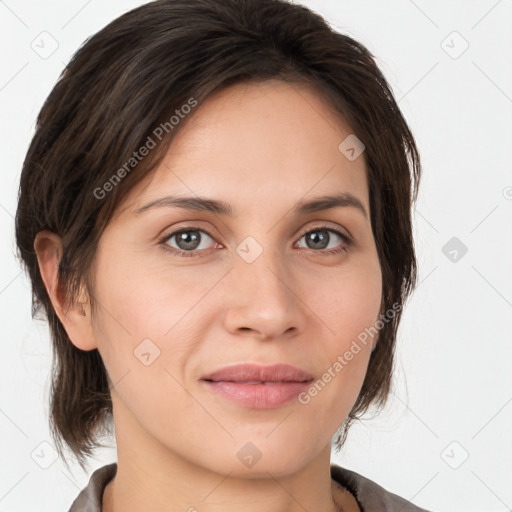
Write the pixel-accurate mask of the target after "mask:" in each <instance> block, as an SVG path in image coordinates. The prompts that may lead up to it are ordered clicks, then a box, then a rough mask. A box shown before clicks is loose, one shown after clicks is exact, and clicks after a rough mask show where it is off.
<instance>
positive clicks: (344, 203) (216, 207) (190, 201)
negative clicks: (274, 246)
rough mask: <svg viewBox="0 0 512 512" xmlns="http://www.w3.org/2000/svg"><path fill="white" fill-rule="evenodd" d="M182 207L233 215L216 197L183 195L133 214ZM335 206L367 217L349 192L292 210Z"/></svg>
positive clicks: (158, 201)
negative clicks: (348, 208)
mask: <svg viewBox="0 0 512 512" xmlns="http://www.w3.org/2000/svg"><path fill="white" fill-rule="evenodd" d="M166 207H167V208H169V207H175V208H183V209H185V210H191V211H205V212H211V213H215V214H218V215H227V216H231V217H232V216H233V209H232V207H231V205H230V204H229V203H226V202H224V201H218V200H216V199H208V198H204V197H184V196H165V197H162V198H160V199H155V200H154V201H151V202H150V203H148V204H145V205H144V206H141V207H140V208H138V209H137V210H135V212H134V213H135V214H136V215H139V214H141V213H144V212H147V211H148V210H152V209H154V208H166ZM337 207H350V208H355V209H356V210H358V211H359V212H360V213H362V214H363V215H364V217H365V218H366V219H367V218H368V214H367V212H366V209H365V207H364V206H363V204H362V202H361V201H360V200H359V199H358V198H357V197H356V196H354V195H353V194H351V193H349V192H342V193H339V194H334V195H327V196H321V197H317V198H315V199H310V200H301V201H299V202H297V203H296V204H295V206H294V207H293V208H292V211H293V212H294V213H295V214H296V215H301V214H306V213H313V212H319V211H323V210H330V209H332V208H337Z"/></svg>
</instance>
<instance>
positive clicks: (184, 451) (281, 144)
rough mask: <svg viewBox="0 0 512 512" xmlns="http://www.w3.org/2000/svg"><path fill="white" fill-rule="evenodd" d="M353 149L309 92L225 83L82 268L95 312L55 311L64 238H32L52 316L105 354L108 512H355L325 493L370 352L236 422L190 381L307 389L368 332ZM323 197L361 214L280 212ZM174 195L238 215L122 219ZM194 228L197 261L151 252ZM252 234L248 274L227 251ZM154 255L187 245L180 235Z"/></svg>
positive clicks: (370, 315) (234, 413)
mask: <svg viewBox="0 0 512 512" xmlns="http://www.w3.org/2000/svg"><path fill="white" fill-rule="evenodd" d="M351 133H352V131H351V129H350V126H348V125H347V124H346V123H345V122H344V121H343V120H342V119H340V117H339V116H338V115H336V114H335V113H334V112H333V110H332V107H331V106H330V105H329V104H328V103H327V102H326V100H325V99H324V98H323V97H322V96H321V95H320V93H319V92H318V91H316V90H315V89H314V88H312V87H311V86H309V85H305V84H286V83H284V82H280V81H274V80H272V81H267V82H262V83H245V84H235V85H232V86H230V87H229V88H227V89H224V90H222V91H218V92H216V93H215V94H213V95H212V96H210V97H209V98H208V99H207V100H206V102H205V103H203V104H202V105H201V106H199V107H198V108H197V109H196V111H195V112H194V114H193V115H192V114H191V115H190V118H189V119H187V121H186V124H184V126H183V129H182V130H181V131H180V132H179V133H178V134H177V137H176V138H175V139H174V141H173V143H172V144H171V147H170V150H169V153H168V154H167V156H166V158H165V159H164V161H163V162H162V164H161V165H160V166H159V167H158V168H157V169H156V170H155V171H154V172H153V173H152V174H151V175H149V176H148V177H147V179H145V180H144V182H142V183H140V184H139V185H137V186H136V187H135V188H133V189H132V190H131V191H130V194H129V196H128V197H127V198H126V200H125V201H124V203H123V204H122V205H120V207H119V208H118V210H117V212H116V215H115V216H114V218H113V219H112V220H111V222H110V223H109V224H108V226H107V228H106V230H105V231H104V233H103V235H102V237H101V239H100V243H99V246H98V250H97V254H96V258H95V261H94V264H93V267H92V269H91V272H92V276H93V280H94V287H95V290H94V293H95V296H94V299H95V300H96V301H97V302H98V303H99V304H100V306H98V308H97V310H95V311H94V312H91V309H90V307H89V305H88V304H87V294H86V293H85V292H84V294H83V302H84V303H85V304H83V305H82V307H78V306H77V307H74V308H72V309H70V310H69V311H66V310H65V307H64V305H63V302H62V300H61V299H60V294H59V292H58V291H57V290H58V287H57V284H58V283H57V277H56V276H57V265H58V260H59V258H60V254H61V253H62V249H61V245H60V240H59V238H58V237H57V236H56V235H54V234H52V233H49V232H41V233H39V235H38V237H37V240H36V243H35V248H36V251H37V253H38V258H39V265H40V268H41V272H42V275H43V279H44V282H45V285H46V287H47V289H48V291H49V294H50V296H51V299H52V302H53V305H54V307H55V309H56V311H57V313H58V314H59V317H60V319H61V321H62V323H63V325H64V326H65V328H66V330H67V332H68V334H69V336H70V339H71V340H72V342H73V344H74V345H76V346H77V347H78V348H80V349H82V350H92V349H95V348H97V349H98V350H99V352H100V354H101V356H102V358H103V360H104V362H105V365H106V368H107V371H108V374H109V378H110V379H111V382H112V383H113V384H112V385H111V393H112V401H113V411H114V423H115V430H116V442H117V450H118V472H117V475H116V477H115V478H114V479H113V480H112V482H111V483H110V484H109V485H108V486H107V488H106V491H105V493H104V496H103V510H104V511H107V512H120V511H125V512H126V511H129V512H135V511H143V510H144V511H147V510H161V511H170V510H173V511H175V510H181V511H186V510H190V511H193V510H194V508H195V509H197V510H201V511H206V512H220V511H222V512H231V511H234V510H237V511H238V510H240V509H241V508H242V509H243V510H244V511H246V512H253V511H262V510H265V511H270V512H284V511H287V512H292V511H299V510H301V511H303V510H304V509H306V510H324V511H331V512H334V511H335V510H339V509H338V507H337V506H336V505H335V503H334V500H333V493H334V496H335V497H336V501H337V502H338V503H339V504H340V506H341V507H342V508H343V510H345V511H357V510H359V508H358V507H357V504H356V502H355V500H354V498H353V496H352V495H351V494H350V493H348V492H345V493H343V492H340V491H338V490H337V488H336V487H335V486H334V485H333V482H332V481H331V478H330V469H329V466H330V453H331V450H330V443H331V439H332V436H333V435H334V434H335V433H336V431H337V429H338V428H339V427H340V425H341V424H342V422H343V420H344V419H345V418H346V416H347V414H348V413H349V411H350V410H351V408H352V406H353V404H354V403H355V401H356V398H357V396H358V393H359V391H360V389H361V386H362V383H363V380H364V377H365V374H366V370H367V366H368V361H369V357H370V353H371V350H372V348H374V346H375V344H376V342H377V338H376V337H375V338H374V339H370V342H369V343H368V344H367V345H366V346H365V345H362V350H361V351H360V352H359V353H358V354H357V355H355V356H354V357H353V359H352V360H351V361H350V362H349V363H348V364H347V365H346V366H345V367H344V368H343V370H342V371H340V372H339V373H337V374H336V376H335V377H334V378H333V379H332V380H331V382H329V383H328V385H327V386H325V388H324V389H323V390H322V391H321V392H319V393H318V395H317V396H315V397H313V398H312V399H311V401H310V402H309V403H308V404H307V405H302V404H300V403H299V402H298V401H297V400H293V401H292V402H290V403H287V404H285V405H283V406H281V407H278V408H275V409H268V410H258V409H253V408H248V407H242V406H241V405H238V404H237V403H235V402H232V401H230V400H228V399H226V398H224V397H222V396H219V395H217V394H215V393H213V392H212V391H210V390H209V389H206V387H205V386H204V385H203V383H202V382H200V380H199V379H200V377H201V376H203V375H205V374H206V373H208V372H212V371H214V370H217V369H220V368H222V367H224V366H228V365H232V364H236V363H260V364H273V363H277V362H280V363H288V364H292V365H295V366H298V367H300V368H303V369H305V370H307V371H309V372H310V373H311V374H312V375H313V376H314V377H315V380H316V379H318V378H320V377H321V376H322V374H323V373H324V372H325V371H327V369H328V368H329V367H331V366H332V365H333V363H334V362H335V361H336V359H337V357H338V356H339V355H342V354H343V353H344V352H345V351H346V350H348V349H349V347H350V345H351V343H352V341H353V340H355V339H356V337H357V335H358V334H359V333H361V332H362V331H363V330H364V329H365V328H366V327H369V326H371V325H373V324H374V323H375V321H376V320H377V318H378V315H379V311H380V306H381V299H382V297H381V287H382V275H381V269H380V264H379V260H378V255H377V250H376V247H375V241H374V238H373V233H372V229H371V223H370V219H369V212H370V205H369V193H368V183H367V164H366V161H365V158H364V153H363V155H362V156H361V157H359V158H357V159H356V160H354V161H350V160H348V159H347V158H346V157H345V156H344V155H343V154H342V153H341V152H340V151H339V150H338V145H339V144H340V142H341V141H343V140H344V139H345V137H347V136H348V135H349V134H351ZM133 172H136V171H135V170H134V171H133ZM335 191H336V192H350V193H351V194H353V195H354V196H356V197H357V198H358V199H359V200H360V201H361V203H362V204H363V206H364V208H365V210H366V212H367V214H368V215H367V216H365V215H364V214H363V213H362V212H361V211H359V210H358V209H356V208H353V207H336V208H332V209H327V210H324V211H320V212H315V213H307V214H303V215H301V216H297V215H295V214H294V213H293V211H292V208H293V206H294V205H295V203H296V202H298V201H299V200H303V199H304V200H309V199H313V198H315V197H318V196H322V195H326V194H332V193H333V192H335ZM170 194H180V195H186V196H197V195H199V196H202V197H208V198H212V199H217V200H222V201H225V202H227V203H229V204H230V205H231V207H232V208H233V210H234V213H235V215H234V216H233V217H229V216H224V215H219V214H214V213H211V212H198V211H191V210H184V209H180V208H176V207H161V208H154V209H150V210H148V211H146V212H145V213H142V214H138V215H137V214H135V213H134V212H135V210H136V209H137V208H140V207H141V206H143V205H145V204H147V203H149V202H151V201H153V200H155V199H158V198H161V197H163V196H166V195H170ZM324 224H326V225H328V227H329V228H332V229H337V230H339V231H340V232H342V233H345V234H347V235H350V237H351V239H352V242H351V243H350V244H349V245H346V243H345V242H344V241H343V240H342V239H340V238H339V237H338V236H337V235H336V234H335V233H333V232H328V233H329V237H330V238H329V244H328V247H327V248H317V247H318V246H315V245H311V244H310V245H309V246H308V243H307V242H308V239H307V237H305V236H303V235H304V233H306V232H308V231H315V233H317V231H318V229H320V230H322V229H324V228H323V225H324ZM189 225H193V228H194V229H196V230H197V229H201V230H205V232H203V231H201V232H200V235H201V237H202V241H201V244H200V246H199V248H198V249H196V250H195V254H196V256H192V257H187V256H176V255H172V254H171V253H170V252H167V251H166V250H165V249H164V243H159V239H160V238H161V237H162V236H163V235H164V234H171V232H176V231H177V230H178V229H179V228H181V229H182V228H183V227H185V226H187V227H188V226H189ZM194 233H196V234H197V232H194ZM206 233H208V234H209V235H210V236H208V235H207V234H206ZM248 236H251V237H253V238H254V239H255V240H256V241H257V243H258V244H259V246H261V248H262V249H263V252H262V253H261V254H260V255H259V257H257V258H256V260H255V261H253V262H252V263H248V262H247V261H246V260H244V259H243V258H242V257H241V256H240V255H239V254H238V253H237V252H236V248H237V247H238V246H239V244H240V243H241V242H242V241H243V240H244V239H245V238H246V237H248ZM166 244H167V247H169V248H174V249H176V250H179V249H180V248H181V250H184V249H183V247H185V250H186V247H187V246H186V244H183V243H181V244H179V241H178V238H177V237H174V238H171V239H169V240H168V241H167V242H166ZM343 247H345V248H346V249H347V250H346V251H344V252H340V253H338V254H326V251H328V250H329V249H331V248H333V249H336V248H343ZM189 252H190V250H189ZM82 308H83V309H82ZM144 339H150V340H152V342H153V343H154V344H155V345H156V346H158V348H159V349H160V355H159V357H157V358H156V359H154V361H153V362H152V363H151V364H150V365H149V366H145V365H144V364H142V363H141V361H140V360H139V359H138V358H137V357H135V356H134V350H135V349H136V348H137V347H138V346H139V344H140V343H141V342H142V340H144ZM248 442H251V443H253V444H254V445H255V446H256V447H257V449H258V450H259V451H260V452H261V454H262V457H261V459H260V460H259V461H258V462H257V463H256V464H254V465H253V466H252V467H250V468H249V467H246V466H245V465H244V464H242V463H241V461H240V460H239V459H238V457H237V452H238V451H239V450H240V448H241V447H242V446H244V445H245V444H246V443H248ZM192 507H194V508H192Z"/></svg>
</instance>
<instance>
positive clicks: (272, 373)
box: [201, 364, 313, 382]
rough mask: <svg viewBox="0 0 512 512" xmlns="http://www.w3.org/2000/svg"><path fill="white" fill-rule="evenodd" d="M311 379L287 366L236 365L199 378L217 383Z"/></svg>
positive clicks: (302, 372) (297, 369) (309, 375)
mask: <svg viewBox="0 0 512 512" xmlns="http://www.w3.org/2000/svg"><path fill="white" fill-rule="evenodd" d="M311 379H313V376H312V375H311V374H310V373H308V372H307V371H305V370H301V369H300V368H297V367H295V366H291V365H289V364H273V365H268V366H262V365H257V364H237V365H234V366H228V367H225V368H221V369H220V370H217V371H215V372H213V373H209V374H208V375H204V376H203V377H201V380H211V381H217V382H218V381H230V382H306V381H309V380H311Z"/></svg>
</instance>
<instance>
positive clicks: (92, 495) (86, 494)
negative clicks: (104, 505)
mask: <svg viewBox="0 0 512 512" xmlns="http://www.w3.org/2000/svg"><path fill="white" fill-rule="evenodd" d="M116 472H117V463H116V462H113V463H111V464H107V465H106V466H102V467H101V468H98V469H97V470H96V471H94V473H93V474H92V475H91V478H90V479H89V483H88V484H87V486H86V487H84V488H83V489H82V490H81V491H80V494H79V495H78V496H77V497H76V499H75V501H73V503H72V505H71V508H70V509H69V511H68V512H101V500H102V498H103V491H104V490H105V487H106V486H107V484H108V483H109V482H110V480H112V478H114V476H115V474H116Z"/></svg>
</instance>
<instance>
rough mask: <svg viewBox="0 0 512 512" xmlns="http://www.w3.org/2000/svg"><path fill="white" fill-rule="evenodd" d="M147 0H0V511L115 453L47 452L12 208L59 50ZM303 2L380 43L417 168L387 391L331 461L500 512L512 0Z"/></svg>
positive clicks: (33, 329)
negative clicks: (409, 281)
mask: <svg viewBox="0 0 512 512" xmlns="http://www.w3.org/2000/svg"><path fill="white" fill-rule="evenodd" d="M142 3H144V2H141V1H135V0H131V1H126V0H123V1H121V0H115V1H113V0H111V1H109V2H100V1H99V0H89V1H84V0H67V1H64V0H58V1H57V0H54V1H52V2H35V1H33V0H32V1H23V0H21V1H18V2H15V1H14V0H5V1H4V0H2V1H0V42H1V45H2V57H3V58H2V66H1V68H0V105H1V114H0V119H1V136H0V142H1V145H2V146H1V169H2V170H1V178H2V180H1V184H0V189H1V193H0V225H1V230H2V235H1V236H2V244H1V246H0V250H1V267H0V268H1V274H0V313H1V324H0V325H1V328H2V336H1V344H0V351H1V359H0V361H1V367H0V378H1V388H0V389H1V396H0V398H1V405H0V432H1V452H0V453H1V457H0V512H36V511H37V512H45V511H50V510H52V511H56V510H62V511H64V510H67V509H68V508H69V506H70V504H71V502H72V501H73V499H74V498H75V497H76V495H77V494H78V492H79V491H80V489H82V488H83V487H84V486H85V485H86V484H87V482H88V480H89V476H90V473H92V471H93V470H94V469H96V468H97V467H100V466H102V465H104V464H106V463H108V462H111V461H115V460H116V453H115V448H114V447H112V448H111V449H106V450H104V451H102V452H99V453H98V456H97V457H96V458H95V459H94V460H92V461H91V466H90V470H89V473H84V472H83V471H82V470H81V469H80V468H79V467H78V466H72V468H73V471H72V472H71V473H69V472H68V471H66V469H65V467H64V466H63V465H62V463H61V461H60V460H56V461H54V460H53V458H52V453H53V452H52V447H51V446H49V444H51V440H50V437H49V430H48V424H47V417H48V386H49V370H50V363H51V352H50V344H49V337H48V329H47V326H46V325H45V324H44V323H41V322H37V321H33V320H32V318H31V313H30V287H29V281H28V279H27V277H26V276H25V275H24V273H23V272H21V270H20V267H19V264H18V262H17V260H16V257H15V254H16V251H15V244H14V238H13V216H14V213H15V210H16V199H17V188H18V181H19V175H20V170H21V166H22V162H23V159H24V155H25V153H26V150H27V147H28V144H29V141H30V139H31V137H32V135H33V133H34V127H35V119H36V116H37V113H38V111H39V109H40V108H41V106H42V103H43V101H44V99H45V98H46V96H47V95H48V94H49V92H50V91H51V89H52V88H53V86H54V84H55V82H56V80H57V78H58V76H59V74H60V72H61V71H62V69H63V67H64V65H65V63H67V61H68V60H69V59H70V57H71V55H72V54H73V53H74V52H75V51H76V50H77V49H78V47H79V46H80V45H81V44H82V43H83V41H84V40H85V39H86V38H87V37H89V36H90V35H92V34H93V33H95V32H96V31H98V30H99V29H100V28H102V27H103V26H104V25H106V24H107V23H108V22H110V21H111V20H113V19H114V18H116V17H118V16H119V15H120V14H122V13H123V12H126V11H127V10H130V9H131V8H133V7H135V6H137V5H140V4H142ZM301 3H303V4H305V5H307V6H309V7H311V8H312V9H313V10H315V11H317V12H319V13H320V14H322V15H323V16H324V17H325V18H326V19H327V20H328V21H329V22H330V23H331V24H332V26H333V27H334V28H335V29H336V30H338V31H340V32H343V33H346V34H348V35H351V36H353V37H355V38H356V39H358V40H359V41H361V42H362V43H363V44H365V45H366V46H367V47H368V48H369V49H370V51H371V52H372V53H373V54H374V55H375V57H376V59H377V62H378V64H379V65H380V67H381V69H382V70H383V72H384V74H385V75H386V77H387V78H388V80H389V81H390V83H391V84H392V87H393V90H394V93H395V95H396V98H397V100H398V101H399V105H400V107H401V109H402V111H403V113H404V115H405V117H406V119H407V121H408V123H409V124H410V126H411V128H412V131H413V133H414V135H415V137H416V140H417V143H418V145H419V147H420V151H421V156H422V159H423V166H424V175H423V180H422V183H421V192H420V197H419V201H418V204H417V207H416V211H415V216H414V222H415V237H416V243H417V250H418V259H419V265H420V279H419V282H420V284H419V286H418V288H417V289H416V291H415V293H414V295H413V297H412V299H411V300H410V302H409V303H408V304H407V306H406V308H405V314H404V318H403V322H402V325H401V329H400V336H399V340H398V350H397V367H396V377H395V382H394V388H393V393H392V395H391V397H390V401H389V403H388V405H387V407H386V409H385V410H384V411H383V412H382V413H381V414H380V415H378V416H375V417H374V418H372V417H368V419H367V420H365V421H364V422H362V423H361V424H356V425H355V426H354V427H353V429H352V431H351V433H350V435H349V438H348V441H347V444H346V446H345V447H344V449H343V450H342V451H341V452H340V454H339V455H336V456H334V454H333V462H336V463H338V464H341V465H343V466H345V467H348V468H350V469H353V470H355V471H357V472H359V473H361V474H363V475H365V476H367V477H368V478H371V479H373V480H375V481H376V482H378V483H379V484H380V485H382V486H383V487H385V488H386V489H388V490H390V491H392V492H394V493H396V494H399V495H401V496H403V497H404V498H406V499H408V500H411V501H413V502H414V503H415V504H417V505H419V506H422V507H425V508H428V509H430V510H434V511H440V512H459V511H460V512H462V511H464V512H472V511H475V512H476V511H489V512H491V511H505V510H512V441H511V432H512V429H511V426H512V385H511V383H512V376H511V375H512V371H511V370H512V368H511V367H512V343H511V327H512V322H511V310H512V286H511V284H512V278H511V274H512V272H511V267H512V265H511V263H512V251H511V246H512V243H511V239H512V237H511V234H512V173H511V163H512V155H511V153H512V150H511V147H512V121H511V119H512V116H511V114H512V58H511V57H512V51H511V38H512V35H511V34H512V31H511V30H510V27H511V26H512V1H511V0H500V1H496V0H492V1H482V0H479V1H468V0H461V1H444V2H436V1H420V0H415V1H412V0H409V1H406V0H399V1H398V0H397V1H390V0H388V1H382V0H377V1H366V0H359V1H349V0H338V1H334V0H333V1H327V0H317V1H312V0H311V1H304V2H301ZM41 41H44V44H43V43H41ZM42 47H44V49H43V48H42ZM41 443H43V444H41ZM48 443H49V444H48ZM36 454H45V455H44V457H43V456H40V457H39V458H38V457H37V455H36Z"/></svg>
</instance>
